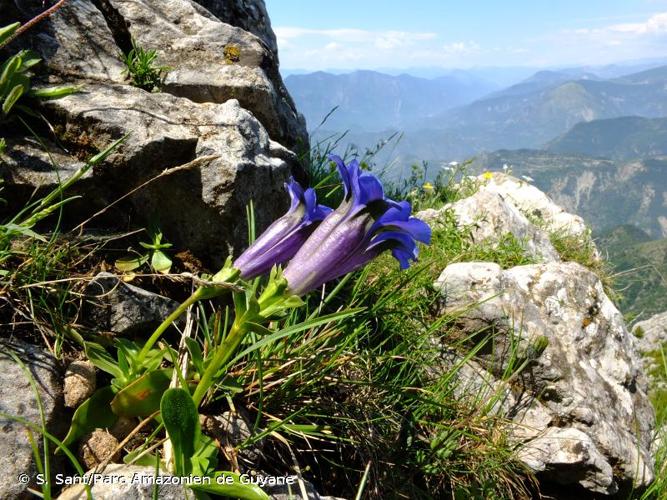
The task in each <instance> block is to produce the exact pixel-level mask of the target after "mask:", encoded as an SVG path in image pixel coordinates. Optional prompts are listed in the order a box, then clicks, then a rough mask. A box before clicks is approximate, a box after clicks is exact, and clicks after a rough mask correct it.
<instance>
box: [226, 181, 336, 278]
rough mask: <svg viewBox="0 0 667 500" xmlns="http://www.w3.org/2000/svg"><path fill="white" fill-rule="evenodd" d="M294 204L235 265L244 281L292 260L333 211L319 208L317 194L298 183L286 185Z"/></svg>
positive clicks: (324, 207)
mask: <svg viewBox="0 0 667 500" xmlns="http://www.w3.org/2000/svg"><path fill="white" fill-rule="evenodd" d="M285 188H286V189H287V191H288V192H289V195H290V198H291V200H292V202H291V205H290V208H289V210H288V211H287V213H286V214H285V215H283V216H282V217H280V218H279V219H278V220H276V221H274V222H273V224H271V225H270V226H269V227H268V229H267V230H266V231H264V232H263V233H262V234H261V235H260V236H259V238H257V239H256V240H255V242H254V243H253V244H252V245H250V247H248V249H247V250H246V251H245V252H243V253H242V254H241V255H240V256H239V257H238V258H237V259H236V260H235V261H234V264H233V267H234V268H236V269H238V270H239V271H241V277H242V278H244V279H251V278H254V277H256V276H260V275H262V274H265V273H267V272H268V271H270V270H271V268H272V267H273V266H274V265H277V264H283V263H285V262H287V261H288V260H289V259H291V258H292V257H293V256H294V254H296V252H297V251H298V250H299V248H300V247H301V245H303V243H304V242H305V241H306V239H307V238H308V236H309V235H310V234H311V233H312V232H313V230H314V229H315V228H316V227H317V224H318V223H319V222H320V221H322V220H323V219H324V218H325V217H326V216H327V214H329V213H330V212H331V211H332V210H331V208H329V207H327V206H324V205H318V204H317V197H316V195H315V191H314V190H313V189H311V188H308V189H306V190H304V189H303V187H301V185H300V184H299V183H298V182H296V181H295V180H294V179H290V180H289V182H287V183H286V184H285Z"/></svg>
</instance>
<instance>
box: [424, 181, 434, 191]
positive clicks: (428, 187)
mask: <svg viewBox="0 0 667 500" xmlns="http://www.w3.org/2000/svg"><path fill="white" fill-rule="evenodd" d="M422 189H423V190H424V191H426V192H427V193H432V192H433V190H434V189H435V188H434V187H433V184H431V183H430V182H425V183H424V184H423V185H422Z"/></svg>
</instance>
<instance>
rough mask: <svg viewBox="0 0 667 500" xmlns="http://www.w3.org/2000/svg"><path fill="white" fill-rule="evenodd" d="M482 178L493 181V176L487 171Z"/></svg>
mask: <svg viewBox="0 0 667 500" xmlns="http://www.w3.org/2000/svg"><path fill="white" fill-rule="evenodd" d="M482 178H483V179H484V180H487V181H490V180H491V179H493V174H492V173H491V172H489V171H488V170H487V171H486V172H484V173H483V174H482Z"/></svg>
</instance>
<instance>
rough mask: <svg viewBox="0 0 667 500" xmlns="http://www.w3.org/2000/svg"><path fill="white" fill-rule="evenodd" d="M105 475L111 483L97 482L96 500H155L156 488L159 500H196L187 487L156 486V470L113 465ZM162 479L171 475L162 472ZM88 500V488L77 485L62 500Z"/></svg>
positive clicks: (64, 494) (66, 491)
mask: <svg viewBox="0 0 667 500" xmlns="http://www.w3.org/2000/svg"><path fill="white" fill-rule="evenodd" d="M103 473H104V475H105V476H107V478H108V480H105V481H102V480H99V481H95V484H94V485H93V486H91V488H90V492H91V494H92V496H93V498H95V500H152V499H153V498H154V496H153V491H154V489H155V488H157V495H158V496H157V498H159V499H160V500H183V499H184V498H191V497H193V494H192V491H191V490H190V489H189V488H187V487H186V486H183V485H174V484H160V485H157V486H156V485H155V480H154V478H155V476H156V475H155V468H154V467H144V466H138V465H121V464H112V465H109V466H108V467H106V468H105V469H104V472H103ZM89 474H90V473H89ZM159 476H163V477H168V476H169V474H166V473H164V472H162V471H160V473H159ZM111 478H114V480H111ZM165 482H166V481H165ZM86 498H88V497H87V496H86V490H85V488H84V486H83V485H76V486H72V487H70V488H67V489H66V490H65V491H63V492H62V493H61V494H60V496H59V497H58V500H85V499H86Z"/></svg>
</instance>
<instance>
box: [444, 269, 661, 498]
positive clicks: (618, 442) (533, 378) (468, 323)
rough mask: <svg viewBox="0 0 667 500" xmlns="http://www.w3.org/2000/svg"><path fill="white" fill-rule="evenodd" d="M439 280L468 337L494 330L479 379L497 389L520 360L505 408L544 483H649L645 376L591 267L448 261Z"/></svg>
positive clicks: (613, 487)
mask: <svg viewBox="0 0 667 500" xmlns="http://www.w3.org/2000/svg"><path fill="white" fill-rule="evenodd" d="M435 286H436V287H437V289H438V290H440V292H441V294H442V308H443V311H444V312H446V313H448V314H451V315H454V316H455V317H456V318H457V321H458V323H459V325H460V327H461V328H462V330H463V331H464V332H465V333H466V334H469V335H470V336H474V334H483V333H484V332H486V333H488V334H489V335H491V336H492V341H491V342H490V343H489V347H488V348H486V350H483V351H481V353H480V355H479V356H478V358H479V359H478V363H479V365H480V366H481V368H483V369H484V370H485V371H486V372H488V375H490V376H491V382H484V384H486V385H488V384H489V383H490V384H491V386H493V384H494V383H495V382H493V380H494V378H502V376H503V374H505V373H506V370H507V369H508V366H510V363H515V365H514V366H517V365H521V364H524V363H525V366H526V368H525V369H524V370H523V371H522V372H520V373H519V374H518V375H517V376H515V378H514V379H513V380H512V383H511V384H510V386H509V387H507V389H511V391H510V392H511V398H510V399H509V400H508V401H509V403H510V406H513V407H514V409H513V410H511V409H510V410H509V411H507V412H506V415H507V416H508V417H509V418H513V419H514V422H515V424H516V425H518V426H521V427H522V428H523V429H530V432H528V433H526V432H523V433H519V434H518V435H516V436H515V439H516V440H517V441H518V442H519V443H520V444H521V447H520V451H519V452H518V457H519V458H520V459H521V460H523V461H524V462H525V463H526V464H527V465H528V466H529V467H531V468H532V469H533V470H535V471H536V472H539V473H540V474H541V475H542V477H544V478H545V479H547V480H549V481H553V482H555V483H559V484H565V485H578V486H580V487H583V488H585V489H586V490H588V491H590V492H593V493H603V494H615V493H617V492H627V491H630V490H631V489H632V488H633V487H635V488H641V487H644V486H646V485H647V484H648V483H649V482H650V481H651V480H652V478H653V458H652V455H651V451H650V446H651V439H652V432H653V428H654V425H655V416H654V412H653V409H652V407H651V404H650V402H649V400H648V398H647V396H646V391H647V381H646V378H645V376H644V375H643V372H642V369H641V362H640V360H639V358H638V356H637V354H636V352H635V349H634V344H633V338H632V335H631V334H630V333H629V332H628V330H627V328H626V326H625V323H624V322H623V318H622V316H621V314H620V313H619V312H618V310H617V309H616V307H615V306H614V305H613V303H612V302H611V301H610V300H609V298H608V297H607V296H606V295H605V292H604V290H603V287H602V284H601V282H600V280H599V279H598V277H597V276H596V275H595V274H594V273H592V272H591V271H589V270H588V269H586V268H584V267H583V266H581V265H579V264H576V263H573V262H551V263H546V264H535V265H527V266H518V267H514V268H512V269H508V270H503V269H501V268H500V267H499V266H498V265H497V264H494V263H488V262H469V263H457V264H452V265H449V266H448V267H447V268H446V269H445V270H444V271H443V272H442V274H441V275H440V277H439V278H438V280H437V281H436V283H435ZM476 338H479V337H476ZM466 378H467V379H468V380H470V379H471V376H468V377H466ZM484 384H482V385H484ZM478 386H479V384H478ZM518 408H523V411H517V409H518ZM526 408H529V409H531V411H526Z"/></svg>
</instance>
